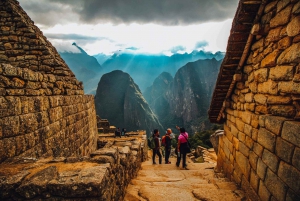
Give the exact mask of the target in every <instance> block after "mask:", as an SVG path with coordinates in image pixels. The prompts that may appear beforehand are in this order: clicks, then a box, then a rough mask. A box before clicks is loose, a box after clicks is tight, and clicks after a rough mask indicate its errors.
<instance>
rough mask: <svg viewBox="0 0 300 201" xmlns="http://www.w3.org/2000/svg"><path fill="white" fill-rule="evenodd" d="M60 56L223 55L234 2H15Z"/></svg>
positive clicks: (28, 0)
mask: <svg viewBox="0 0 300 201" xmlns="http://www.w3.org/2000/svg"><path fill="white" fill-rule="evenodd" d="M19 2H20V5H21V6H22V7H23V9H24V10H25V11H26V12H27V14H28V15H29V16H30V17H31V19H32V20H33V21H34V22H35V24H36V25H37V26H38V27H39V28H40V29H41V30H42V31H43V33H44V35H45V36H46V37H47V38H48V40H49V41H50V42H51V43H52V44H53V45H54V46H55V47H56V48H57V49H58V51H75V50H76V48H75V47H74V46H72V45H71V44H72V43H73V42H76V43H77V45H79V46H80V47H82V48H83V49H84V50H85V51H86V52H87V53H88V54H90V55H95V54H98V53H104V54H112V53H114V52H116V51H120V50H121V51H131V52H136V53H152V54H160V53H163V54H166V55H171V54H173V53H184V52H191V51H192V50H205V51H211V52H216V51H225V50H226V45H227V40H228V36H229V32H230V29H231V23H232V19H233V17H234V14H235V12H236V9H237V5H238V0H19Z"/></svg>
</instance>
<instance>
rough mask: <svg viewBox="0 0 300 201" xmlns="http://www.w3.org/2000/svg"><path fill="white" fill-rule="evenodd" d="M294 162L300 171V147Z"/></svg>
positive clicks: (295, 152) (293, 159)
mask: <svg viewBox="0 0 300 201" xmlns="http://www.w3.org/2000/svg"><path fill="white" fill-rule="evenodd" d="M292 164H293V166H294V167H295V168H297V169H298V170H299V171H300V148H299V147H296V149H295V151H294V155H293V158H292Z"/></svg>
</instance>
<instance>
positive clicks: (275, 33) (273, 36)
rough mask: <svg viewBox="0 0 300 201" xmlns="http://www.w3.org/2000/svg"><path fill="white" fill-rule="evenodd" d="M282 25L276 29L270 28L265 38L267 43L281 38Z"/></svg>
mask: <svg viewBox="0 0 300 201" xmlns="http://www.w3.org/2000/svg"><path fill="white" fill-rule="evenodd" d="M281 29H282V28H281V27H277V28H275V29H270V30H269V31H268V32H267V34H268V35H267V36H266V39H265V45H269V44H270V43H271V42H275V41H278V40H280V32H281Z"/></svg>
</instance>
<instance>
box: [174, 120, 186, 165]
mask: <svg viewBox="0 0 300 201" xmlns="http://www.w3.org/2000/svg"><path fill="white" fill-rule="evenodd" d="M176 128H177V129H178V130H179V131H180V134H179V136H178V143H177V152H178V154H177V162H176V166H177V167H179V165H180V161H181V158H182V168H183V169H186V170H188V168H187V165H186V154H187V150H188V138H189V134H188V133H187V132H185V129H184V128H179V127H178V126H176Z"/></svg>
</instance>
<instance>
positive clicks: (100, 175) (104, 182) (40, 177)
mask: <svg viewBox="0 0 300 201" xmlns="http://www.w3.org/2000/svg"><path fill="white" fill-rule="evenodd" d="M98 141H99V144H101V143H104V144H106V145H105V146H104V147H103V148H101V149H98V150H96V151H94V152H92V153H91V157H59V158H47V159H40V160H37V161H35V160H33V159H26V160H24V159H23V160H16V161H11V162H10V163H2V164H0V200H90V201H93V200H95V201H96V200H112V201H113V200H115V201H119V200H123V198H124V196H125V189H126V187H127V186H128V184H129V182H130V181H131V179H132V178H134V177H136V175H137V172H138V170H139V169H140V168H141V163H142V161H145V160H147V151H148V147H147V143H146V142H147V140H146V134H145V133H144V134H141V135H138V136H135V137H127V138H116V139H115V138H109V137H103V138H102V137H99V139H98Z"/></svg>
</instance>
